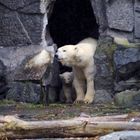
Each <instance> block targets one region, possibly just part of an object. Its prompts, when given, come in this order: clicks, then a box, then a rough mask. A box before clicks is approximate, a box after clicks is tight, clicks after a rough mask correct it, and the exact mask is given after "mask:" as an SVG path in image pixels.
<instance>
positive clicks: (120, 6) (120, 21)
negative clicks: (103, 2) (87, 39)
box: [107, 0, 134, 32]
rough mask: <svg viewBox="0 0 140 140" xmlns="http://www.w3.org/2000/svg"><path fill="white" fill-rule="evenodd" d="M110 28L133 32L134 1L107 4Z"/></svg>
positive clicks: (119, 0)
mask: <svg viewBox="0 0 140 140" xmlns="http://www.w3.org/2000/svg"><path fill="white" fill-rule="evenodd" d="M107 19H108V26H109V27H110V28H113V29H118V30H122V31H129V32H131V31H132V30H133V25H134V23H133V22H134V13H133V0H129V1H128V0H111V1H108V2H107Z"/></svg>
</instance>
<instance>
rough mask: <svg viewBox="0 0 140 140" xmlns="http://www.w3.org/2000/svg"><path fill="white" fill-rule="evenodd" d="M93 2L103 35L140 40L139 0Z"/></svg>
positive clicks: (101, 0) (98, 0) (92, 0)
mask: <svg viewBox="0 0 140 140" xmlns="http://www.w3.org/2000/svg"><path fill="white" fill-rule="evenodd" d="M91 3H92V7H93V10H94V13H95V16H96V19H97V22H98V24H99V25H100V35H101V36H104V35H109V36H112V37H116V36H119V37H124V38H127V39H128V40H129V41H131V42H139V41H140V30H139V24H140V19H139V14H140V2H139V1H138V0H129V1H128V0H91Z"/></svg>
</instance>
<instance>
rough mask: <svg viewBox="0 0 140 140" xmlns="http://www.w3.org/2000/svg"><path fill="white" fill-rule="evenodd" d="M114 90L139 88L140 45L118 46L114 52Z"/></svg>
mask: <svg viewBox="0 0 140 140" xmlns="http://www.w3.org/2000/svg"><path fill="white" fill-rule="evenodd" d="M114 64H115V65H114V66H115V77H116V78H115V79H116V82H115V91H123V90H126V89H139V88H140V47H137V48H133V47H132V48H125V47H122V46H118V48H117V49H116V51H115V53H114Z"/></svg>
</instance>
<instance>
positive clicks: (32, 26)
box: [0, 0, 57, 102]
mask: <svg viewBox="0 0 140 140" xmlns="http://www.w3.org/2000/svg"><path fill="white" fill-rule="evenodd" d="M50 9H51V5H50V0H45V1H42V0H30V1H28V0H5V1H3V0H0V46H1V47H0V62H2V63H3V64H4V65H5V69H6V71H5V77H4V78H6V79H7V81H8V83H9V84H8V85H9V88H10V90H9V92H10V93H12V92H13V90H14V91H15V92H13V93H14V95H13V97H15V100H16V98H17V97H20V96H21V95H20V93H19V89H20V90H22V89H23V88H24V87H25V89H27V91H30V89H32V91H33V92H32V93H35V94H34V95H33V98H36V99H35V102H36V101H37V98H38V97H37V96H39V95H38V94H36V92H37V93H38V91H36V89H38V85H37V84H35V83H34V84H29V86H27V87H26V85H24V83H20V82H19V83H18V82H16V83H13V82H12V81H13V80H16V81H18V80H22V81H28V80H30V81H32V80H41V78H42V76H43V75H44V73H45V71H46V65H44V66H43V67H40V68H38V70H35V69H34V70H32V69H31V70H25V66H26V63H28V60H30V59H31V58H33V57H34V56H35V55H37V54H38V53H40V52H41V51H42V50H43V49H45V50H47V51H49V52H50V53H51V56H53V55H54V45H53V41H52V39H51V37H50V35H49V33H48V32H47V24H48V18H47V14H49V10H50ZM46 32H47V33H46ZM52 60H53V59H52ZM49 74H50V73H49ZM35 77H36V78H35ZM49 77H50V76H49ZM47 80H48V79H47ZM47 80H46V79H45V81H46V82H47V84H48V85H50V84H51V80H50V79H49V80H48V81H47ZM53 84H54V85H57V82H53ZM18 86H19V88H18ZM16 89H17V90H16ZM28 89H29V90H28ZM9 92H8V95H7V96H8V97H11V94H9ZM21 92H22V91H21ZM27 93H28V92H27ZM23 96H24V95H23ZM35 96H36V97H35ZM13 97H12V98H13ZM21 97H22V96H21ZM13 99H14V98H13ZM29 100H30V102H31V101H33V100H34V99H31V98H30V99H29ZM22 101H28V96H27V95H26V96H24V97H23V98H22Z"/></svg>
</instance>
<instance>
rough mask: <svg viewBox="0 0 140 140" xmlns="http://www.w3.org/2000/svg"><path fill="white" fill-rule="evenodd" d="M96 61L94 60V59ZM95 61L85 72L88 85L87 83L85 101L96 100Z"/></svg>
mask: <svg viewBox="0 0 140 140" xmlns="http://www.w3.org/2000/svg"><path fill="white" fill-rule="evenodd" d="M93 62H94V61H93ZM94 68H95V66H94V63H91V64H90V65H89V67H86V69H85V71H84V74H85V78H86V82H87V83H86V85H87V91H86V95H85V98H84V102H85V103H88V104H90V103H92V102H93V100H94V95H95V89H94Z"/></svg>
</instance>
